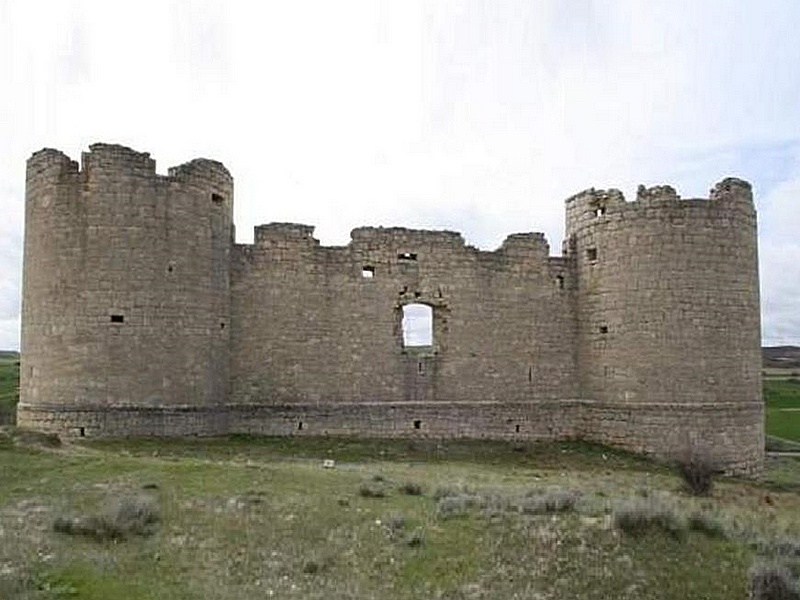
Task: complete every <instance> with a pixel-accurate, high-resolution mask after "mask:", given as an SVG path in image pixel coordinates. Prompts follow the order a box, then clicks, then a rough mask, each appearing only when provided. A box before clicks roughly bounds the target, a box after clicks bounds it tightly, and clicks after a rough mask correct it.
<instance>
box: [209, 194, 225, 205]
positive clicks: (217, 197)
mask: <svg viewBox="0 0 800 600" xmlns="http://www.w3.org/2000/svg"><path fill="white" fill-rule="evenodd" d="M211 202H213V203H214V204H222V203H224V202H225V197H224V196H223V195H222V194H211Z"/></svg>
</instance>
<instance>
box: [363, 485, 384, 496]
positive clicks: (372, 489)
mask: <svg viewBox="0 0 800 600" xmlns="http://www.w3.org/2000/svg"><path fill="white" fill-rule="evenodd" d="M358 495H359V496H361V497H362V498H385V497H386V490H385V489H384V488H383V486H382V485H376V484H374V483H362V484H361V486H360V487H359V488H358Z"/></svg>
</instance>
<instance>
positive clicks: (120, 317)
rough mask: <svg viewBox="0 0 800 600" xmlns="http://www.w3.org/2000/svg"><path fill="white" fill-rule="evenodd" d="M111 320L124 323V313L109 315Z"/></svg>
mask: <svg viewBox="0 0 800 600" xmlns="http://www.w3.org/2000/svg"><path fill="white" fill-rule="evenodd" d="M111 322H112V323H124V322H125V315H111Z"/></svg>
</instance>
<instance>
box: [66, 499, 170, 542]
mask: <svg viewBox="0 0 800 600" xmlns="http://www.w3.org/2000/svg"><path fill="white" fill-rule="evenodd" d="M160 520H161V517H160V515H159V511H158V507H157V506H156V505H155V503H154V502H153V500H152V499H151V498H149V497H146V496H140V495H124V496H117V497H115V498H112V499H111V500H110V501H108V502H107V504H106V506H105V507H104V509H103V510H102V511H100V512H99V513H97V514H91V515H78V516H69V517H58V518H56V520H55V522H54V523H53V530H55V531H57V532H58V533H64V534H67V535H81V536H85V537H89V538H92V539H95V540H97V541H107V540H123V539H125V538H128V537H131V536H133V535H139V536H148V535H152V534H153V533H154V532H155V529H156V528H157V526H158V523H159V522H160Z"/></svg>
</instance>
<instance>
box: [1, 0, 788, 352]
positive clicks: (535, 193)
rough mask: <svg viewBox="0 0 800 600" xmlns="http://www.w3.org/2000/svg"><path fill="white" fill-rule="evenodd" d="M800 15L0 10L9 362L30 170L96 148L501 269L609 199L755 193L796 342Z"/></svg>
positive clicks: (240, 229) (263, 219) (732, 10)
mask: <svg viewBox="0 0 800 600" xmlns="http://www.w3.org/2000/svg"><path fill="white" fill-rule="evenodd" d="M798 23H800V2H796V1H794V0H785V1H778V0H760V1H759V2H751V1H737V0H719V1H715V0H704V1H703V2H697V1H696V0H669V1H658V0H650V1H648V2H640V1H625V0H610V1H600V0H597V1H595V0H570V1H569V2H562V1H560V0H552V1H548V0H537V1H535V2H534V1H531V0H483V1H478V0H475V1H471V0H460V1H456V0H430V1H418V0H394V1H384V0H364V1H351V0H338V1H336V2H331V1H330V0H320V1H303V0H293V1H291V2H271V1H266V2H251V1H249V0H246V1H242V2H237V1H236V0H229V1H228V2H170V1H166V0H159V1H148V0H139V1H137V2H134V3H130V2H129V3H117V2H108V1H102V2H92V1H70V0H59V1H54V2H43V1H38V0H17V1H12V0H0V85H1V86H2V87H1V88H0V217H2V218H0V348H18V347H19V324H20V317H19V309H20V283H21V273H22V241H23V230H24V223H23V216H24V193H25V190H24V181H25V161H26V159H27V158H28V157H29V156H30V154H31V153H33V152H34V151H36V150H38V149H40V148H43V147H51V148H58V149H60V150H63V151H64V152H66V153H67V154H68V155H70V156H71V157H73V158H74V159H79V158H80V153H81V152H83V151H86V150H88V146H89V144H92V143H95V142H101V141H102V142H109V143H119V144H124V145H126V146H130V147H132V148H134V149H136V150H138V151H144V152H150V153H151V155H152V156H153V158H155V159H156V161H157V165H158V166H157V169H158V171H159V172H160V173H166V171H167V168H168V167H170V166H174V165H178V164H181V163H183V162H186V161H188V160H190V159H192V158H196V157H205V158H214V159H217V160H220V161H222V162H223V163H225V165H226V166H227V167H228V169H229V170H230V171H231V172H232V173H233V175H234V178H235V185H236V191H235V207H234V219H235V223H236V228H237V238H238V240H239V241H240V242H250V241H252V229H253V226H255V225H257V224H261V223H268V222H272V221H290V222H300V223H307V224H310V225H315V226H316V234H315V235H316V237H317V238H318V239H320V240H321V242H322V243H323V244H325V245H340V244H346V243H347V242H348V240H349V232H350V230H351V229H353V228H355V227H358V226H363V225H376V226H377V225H386V226H391V225H397V226H406V227H420V228H432V229H451V230H457V231H460V232H462V233H463V235H464V236H465V238H466V239H467V241H468V243H470V244H472V245H475V246H478V247H480V248H483V249H494V248H496V247H497V246H499V244H500V243H501V242H502V240H503V239H504V238H505V237H506V235H508V234H510V233H515V232H524V231H543V232H545V234H546V236H547V238H548V240H549V243H550V247H551V254H560V249H561V243H562V239H563V234H564V224H563V221H564V205H563V201H564V199H566V198H567V197H568V196H570V195H572V194H574V193H576V192H579V191H581V190H584V189H586V188H589V187H596V188H618V189H621V190H623V192H625V194H626V196H627V197H628V199H633V197H634V196H635V189H636V187H637V186H638V184H640V183H642V184H645V185H648V186H649V185H657V184H663V183H667V184H670V185H673V186H674V187H676V188H677V190H678V192H679V193H680V194H681V195H682V196H684V197H706V196H707V194H708V190H709V188H710V187H711V186H712V185H713V184H714V183H715V182H717V181H719V180H721V179H723V178H724V177H727V176H737V177H741V178H744V179H747V180H749V181H750V182H751V183H752V184H753V186H754V193H755V196H756V204H757V208H758V211H759V227H760V230H759V243H760V248H759V253H760V272H761V300H762V325H763V342H764V344H765V345H778V344H798V345H800V310H798V308H800V303H799V302H798V298H800V235H798V233H800V68H798V65H800V36H798V35H797V32H796V29H797V25H798Z"/></svg>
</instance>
